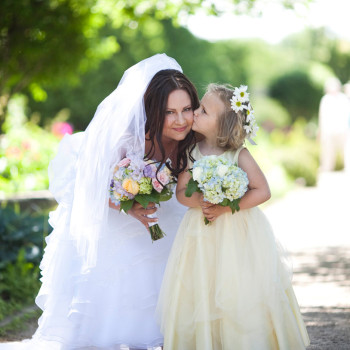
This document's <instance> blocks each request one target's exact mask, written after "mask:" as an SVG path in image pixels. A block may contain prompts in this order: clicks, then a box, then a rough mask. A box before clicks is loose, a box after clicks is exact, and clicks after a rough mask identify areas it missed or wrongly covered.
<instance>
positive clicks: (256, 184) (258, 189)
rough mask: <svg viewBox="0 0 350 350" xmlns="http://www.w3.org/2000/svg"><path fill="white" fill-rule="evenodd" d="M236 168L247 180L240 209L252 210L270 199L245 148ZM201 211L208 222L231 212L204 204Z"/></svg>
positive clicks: (217, 206)
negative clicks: (246, 188)
mask: <svg viewBox="0 0 350 350" xmlns="http://www.w3.org/2000/svg"><path fill="white" fill-rule="evenodd" d="M238 166H239V167H240V168H241V169H243V170H244V171H245V172H246V173H247V175H248V180H249V185H248V191H247V192H246V193H245V195H244V196H243V197H242V198H241V200H240V202H239V207H240V209H249V208H253V207H256V206H257V205H259V204H261V203H264V202H266V201H267V200H269V199H270V198H271V192H270V188H269V185H268V183H267V180H266V178H265V175H264V174H263V172H262V171H261V169H260V167H259V165H258V164H257V163H256V161H255V160H254V158H253V157H252V155H251V154H250V153H249V151H248V150H247V149H245V148H244V149H242V151H241V152H240V153H239V156H238ZM202 211H203V214H204V215H205V217H206V218H207V219H208V220H209V221H214V220H215V219H216V218H217V217H219V216H220V215H222V214H223V213H228V212H231V209H230V208H229V207H222V206H221V205H211V204H210V203H206V204H204V205H202Z"/></svg>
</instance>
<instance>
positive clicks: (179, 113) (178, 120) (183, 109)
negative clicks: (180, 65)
mask: <svg viewBox="0 0 350 350" xmlns="http://www.w3.org/2000/svg"><path fill="white" fill-rule="evenodd" d="M192 123H193V108H192V103H191V98H190V96H189V94H188V93H187V92H186V91H185V90H174V91H173V92H171V93H170V95H169V97H168V103H167V108H166V111H165V120H164V126H163V132H162V136H163V137H164V138H167V139H171V140H176V141H181V140H183V139H184V138H185V137H186V136H187V134H188V133H189V132H190V130H191V127H192Z"/></svg>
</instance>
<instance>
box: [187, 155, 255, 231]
mask: <svg viewBox="0 0 350 350" xmlns="http://www.w3.org/2000/svg"><path fill="white" fill-rule="evenodd" d="M190 173H191V175H192V177H191V179H190V181H189V182H188V184H187V188H186V192H185V195H186V196H187V197H191V196H192V194H193V193H194V192H199V193H203V196H204V200H206V201H208V202H210V203H213V204H219V205H221V206H224V207H227V206H228V207H230V208H231V211H232V214H233V213H234V212H235V211H239V209H240V208H239V202H240V199H241V197H243V195H244V194H245V193H246V192H247V190H248V184H249V180H248V177H247V174H246V172H245V171H243V170H242V169H241V168H239V167H238V166H237V165H236V164H233V163H232V162H230V161H229V160H228V159H227V158H225V157H223V156H215V155H212V156H205V157H203V158H201V159H200V160H197V161H195V162H194V163H193V168H192V170H190ZM204 222H205V224H206V225H207V224H209V220H208V219H207V218H205V219H204Z"/></svg>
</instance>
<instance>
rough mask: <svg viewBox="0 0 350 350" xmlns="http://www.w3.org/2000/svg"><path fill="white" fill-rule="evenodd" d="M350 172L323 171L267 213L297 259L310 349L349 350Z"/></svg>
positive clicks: (299, 294)
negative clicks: (313, 185) (312, 184)
mask: <svg viewBox="0 0 350 350" xmlns="http://www.w3.org/2000/svg"><path fill="white" fill-rule="evenodd" d="M349 198H350V174H348V175H347V174H345V173H342V172H336V173H328V174H324V175H322V176H321V177H320V178H319V183H318V186H317V187H316V188H303V189H300V190H297V191H293V192H291V193H290V194H288V195H287V196H286V197H285V198H283V199H282V200H281V201H278V202H276V203H274V204H272V205H270V206H268V207H267V208H266V209H265V210H264V211H265V213H266V214H267V216H268V217H269V219H270V221H271V223H272V226H273V228H274V231H275V235H276V236H277V238H278V239H279V240H280V242H281V243H282V245H284V246H285V247H287V248H288V250H289V252H290V253H291V258H292V262H293V272H294V274H293V286H294V290H295V293H296V296H297V298H298V301H299V304H300V306H301V310H302V313H303V315H304V320H305V323H306V325H307V328H308V332H309V336H310V339H311V345H310V347H309V348H308V349H319V350H330V349H334V350H342V349H350V204H349Z"/></svg>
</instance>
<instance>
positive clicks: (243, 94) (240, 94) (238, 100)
mask: <svg viewBox="0 0 350 350" xmlns="http://www.w3.org/2000/svg"><path fill="white" fill-rule="evenodd" d="M247 90H248V86H246V85H241V86H240V87H239V88H238V87H235V88H234V91H233V95H232V98H231V100H230V101H231V107H232V109H233V110H234V111H235V112H236V113H238V112H240V111H241V112H243V111H245V114H246V118H245V121H244V123H243V128H244V130H245V132H246V134H247V135H246V138H247V139H248V141H249V142H250V143H252V144H254V145H255V144H256V143H255V142H254V141H253V140H252V138H253V137H255V136H256V133H257V131H258V130H259V127H258V125H257V123H256V119H255V116H254V110H253V108H252V106H251V104H250V101H249V93H248V92H247Z"/></svg>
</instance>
